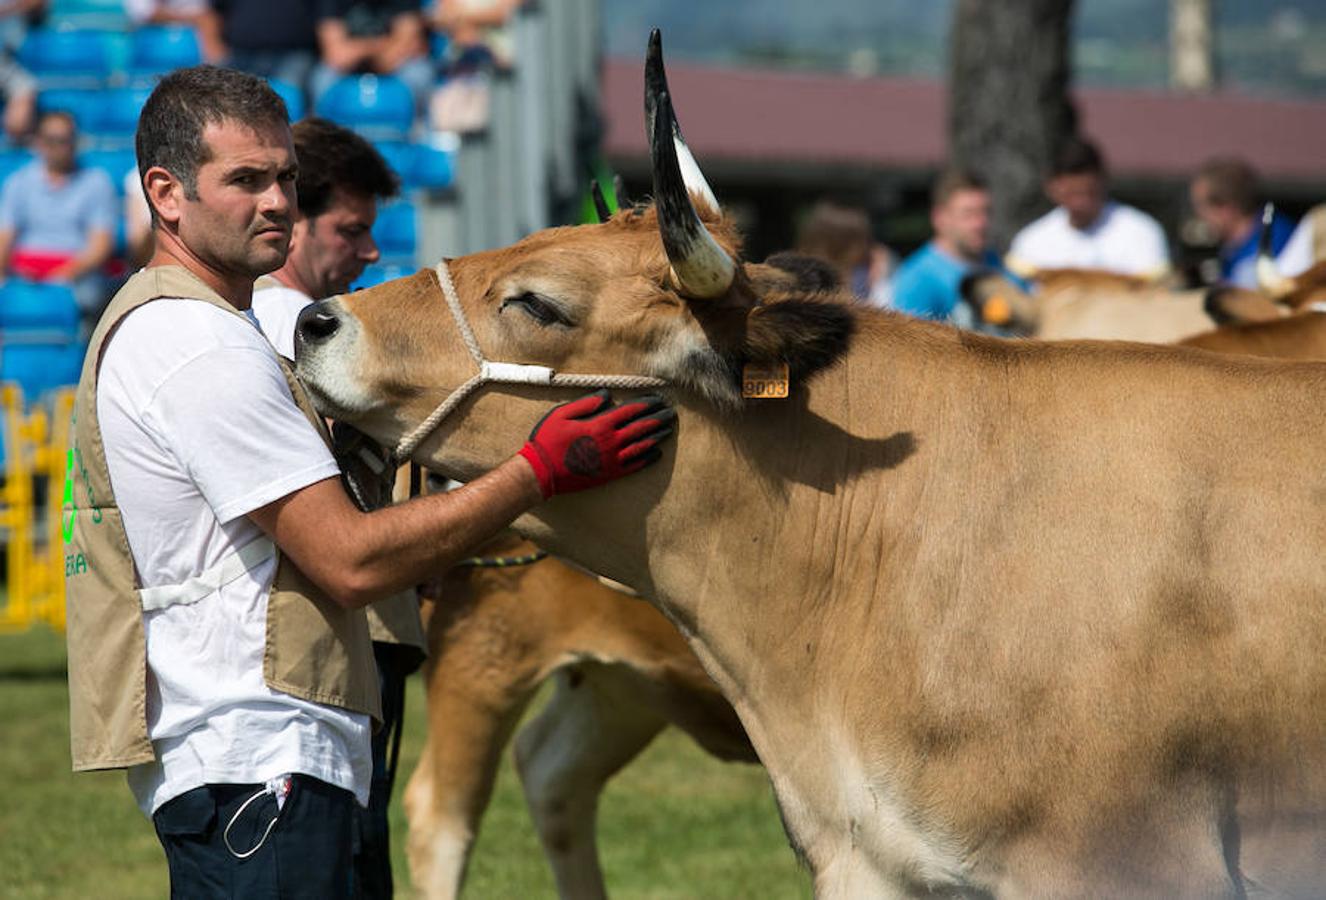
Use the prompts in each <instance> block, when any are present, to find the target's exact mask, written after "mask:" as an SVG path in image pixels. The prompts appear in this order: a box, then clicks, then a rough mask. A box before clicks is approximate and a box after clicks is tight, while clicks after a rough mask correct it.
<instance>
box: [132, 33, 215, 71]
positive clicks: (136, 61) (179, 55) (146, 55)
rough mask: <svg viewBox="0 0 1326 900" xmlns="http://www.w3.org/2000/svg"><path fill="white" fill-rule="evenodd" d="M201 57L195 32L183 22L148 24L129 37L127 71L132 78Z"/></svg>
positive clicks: (181, 65)
mask: <svg viewBox="0 0 1326 900" xmlns="http://www.w3.org/2000/svg"><path fill="white" fill-rule="evenodd" d="M202 61H203V52H202V49H201V48H200V47H199V46H198V35H197V33H196V32H195V31H194V30H193V29H192V28H188V27H186V26H183V25H148V26H146V27H144V28H139V29H138V30H137V31H135V32H133V34H132V36H131V37H130V39H129V71H130V72H131V73H132V74H133V75H134V76H135V77H136V78H142V77H144V76H151V75H164V74H165V73H167V72H170V71H172V70H173V69H182V68H184V67H186V66H196V65H198V64H199V63H200V62H202Z"/></svg>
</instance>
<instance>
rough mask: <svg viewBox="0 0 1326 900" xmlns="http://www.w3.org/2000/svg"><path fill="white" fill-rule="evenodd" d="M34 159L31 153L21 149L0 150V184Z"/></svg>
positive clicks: (8, 148)
mask: <svg viewBox="0 0 1326 900" xmlns="http://www.w3.org/2000/svg"><path fill="white" fill-rule="evenodd" d="M34 158H35V157H34V156H33V155H32V151H30V150H27V149H25V148H23V147H6V148H5V149H3V150H0V183H2V182H3V181H4V180H5V179H6V178H8V177H9V176H10V175H11V174H12V173H14V172H16V171H18V170H19V169H21V168H23V167H24V166H26V165H27V164H28V163H30V162H32V160H33V159H34Z"/></svg>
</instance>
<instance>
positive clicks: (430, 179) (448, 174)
mask: <svg viewBox="0 0 1326 900" xmlns="http://www.w3.org/2000/svg"><path fill="white" fill-rule="evenodd" d="M453 160H454V157H453V156H452V154H451V152H450V151H448V150H444V149H442V148H440V147H436V146H433V145H432V144H415V145H414V159H413V160H412V164H411V166H410V176H409V179H408V180H409V185H410V187H417V188H424V189H426V190H441V189H443V188H449V187H451V185H452V181H453V180H454V178H455V164H454V162H453Z"/></svg>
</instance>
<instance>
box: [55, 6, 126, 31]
mask: <svg viewBox="0 0 1326 900" xmlns="http://www.w3.org/2000/svg"><path fill="white" fill-rule="evenodd" d="M47 20H48V21H51V22H59V23H60V24H61V25H62V26H67V27H71V28H118V29H124V28H128V27H129V15H128V13H126V12H125V10H124V0H51V4H50V8H49V10H48V15H47Z"/></svg>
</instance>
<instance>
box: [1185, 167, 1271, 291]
mask: <svg viewBox="0 0 1326 900" xmlns="http://www.w3.org/2000/svg"><path fill="white" fill-rule="evenodd" d="M1189 194H1190V195H1191V199H1192V206H1193V211H1194V212H1196V213H1197V216H1198V218H1200V219H1201V220H1202V221H1203V222H1205V223H1206V225H1207V227H1208V228H1210V229H1211V231H1212V232H1213V233H1214V234H1215V237H1216V238H1217V239H1218V240H1219V241H1220V277H1221V279H1222V280H1223V281H1226V282H1228V283H1229V284H1232V285H1235V286H1237V287H1242V288H1255V287H1257V273H1256V262H1257V247H1258V244H1259V242H1260V241H1261V237H1262V220H1261V214H1262V202H1263V197H1262V189H1261V180H1260V179H1259V178H1258V177H1257V173H1256V172H1255V171H1254V170H1253V168H1252V166H1250V165H1248V163H1246V162H1244V161H1243V160H1241V159H1231V158H1217V159H1212V160H1208V161H1207V162H1206V163H1205V164H1204V165H1203V166H1202V167H1201V168H1200V169H1198V170H1197V175H1196V177H1194V178H1193V180H1192V185H1191V187H1190V189H1189ZM1293 233H1294V223H1293V222H1291V221H1289V219H1287V218H1285V217H1283V216H1281V215H1279V214H1277V215H1276V216H1275V218H1274V219H1273V220H1272V221H1271V255H1272V256H1278V255H1279V254H1280V251H1281V250H1283V249H1284V247H1285V244H1287V243H1289V237H1290V235H1292V234H1293Z"/></svg>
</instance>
